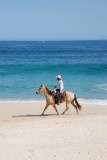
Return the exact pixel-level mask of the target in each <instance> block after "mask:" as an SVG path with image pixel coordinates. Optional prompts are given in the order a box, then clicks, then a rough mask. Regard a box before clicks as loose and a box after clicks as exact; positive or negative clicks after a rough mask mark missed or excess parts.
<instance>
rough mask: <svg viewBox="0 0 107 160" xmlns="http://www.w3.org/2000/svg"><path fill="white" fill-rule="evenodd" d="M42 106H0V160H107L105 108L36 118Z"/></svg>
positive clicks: (85, 108) (50, 111)
mask: <svg viewBox="0 0 107 160" xmlns="http://www.w3.org/2000/svg"><path fill="white" fill-rule="evenodd" d="M44 105H45V103H44V102H0V160H107V105H105V106H103V105H86V104H84V105H83V110H82V112H81V113H80V114H79V115H77V114H76V111H75V109H74V108H73V107H70V109H69V111H67V113H66V114H65V115H59V116H57V115H56V113H55V111H54V109H53V108H52V107H51V106H50V107H49V108H48V110H47V111H46V113H45V116H40V114H41V113H42V110H43V108H44ZM64 105H65V104H64ZM64 105H61V106H59V107H57V108H58V111H59V112H60V113H62V112H63V110H64V108H65V106H64Z"/></svg>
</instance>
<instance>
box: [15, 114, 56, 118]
mask: <svg viewBox="0 0 107 160" xmlns="http://www.w3.org/2000/svg"><path fill="white" fill-rule="evenodd" d="M55 115H56V114H44V115H41V114H40V115H36V114H27V115H16V116H12V118H20V117H29V118H30V117H46V116H55Z"/></svg>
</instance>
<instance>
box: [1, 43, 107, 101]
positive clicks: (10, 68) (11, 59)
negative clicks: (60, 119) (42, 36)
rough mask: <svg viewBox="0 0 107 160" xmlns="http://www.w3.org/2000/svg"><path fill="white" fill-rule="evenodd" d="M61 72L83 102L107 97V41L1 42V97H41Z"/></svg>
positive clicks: (67, 84) (16, 98)
mask: <svg viewBox="0 0 107 160" xmlns="http://www.w3.org/2000/svg"><path fill="white" fill-rule="evenodd" d="M57 74H61V75H62V77H63V81H64V86H65V90H69V91H72V92H75V93H76V94H77V97H78V98H80V100H81V101H87V102H90V100H92V101H95V102H96V103H97V102H98V101H99V100H101V101H102V102H103V100H105V102H106V99H107V41H58V42H57V41H54V42H52V41H51V42H3V41H1V42H0V100H39V99H43V98H44V97H43V95H39V96H37V95H35V91H36V90H37V89H38V87H39V86H40V85H41V84H42V83H45V85H46V86H48V87H49V88H50V89H51V90H53V86H54V85H55V84H56V79H55V76H56V75H57Z"/></svg>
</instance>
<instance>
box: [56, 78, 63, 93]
mask: <svg viewBox="0 0 107 160" xmlns="http://www.w3.org/2000/svg"><path fill="white" fill-rule="evenodd" d="M56 89H60V92H62V91H63V89H64V85H63V81H62V80H59V81H58V82H57V86H56Z"/></svg>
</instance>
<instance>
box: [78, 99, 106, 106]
mask: <svg viewBox="0 0 107 160" xmlns="http://www.w3.org/2000/svg"><path fill="white" fill-rule="evenodd" d="M78 101H79V102H80V103H83V104H98V105H107V99H104V100H100V99H83V98H79V99H78Z"/></svg>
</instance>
